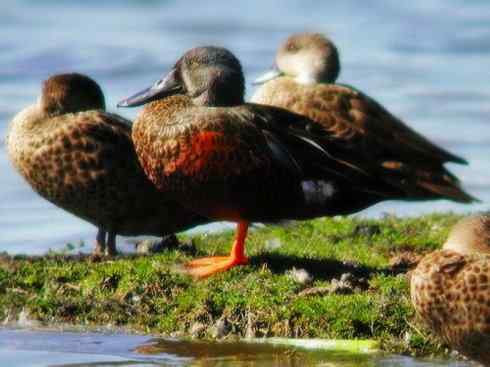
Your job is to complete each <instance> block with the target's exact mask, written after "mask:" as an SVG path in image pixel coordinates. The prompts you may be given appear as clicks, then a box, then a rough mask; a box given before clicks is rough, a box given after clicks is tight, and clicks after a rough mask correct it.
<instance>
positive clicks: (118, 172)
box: [6, 73, 207, 255]
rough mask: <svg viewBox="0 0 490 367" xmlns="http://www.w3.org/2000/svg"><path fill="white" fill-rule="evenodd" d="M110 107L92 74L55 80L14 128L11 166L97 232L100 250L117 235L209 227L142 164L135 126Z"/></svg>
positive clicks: (111, 246)
mask: <svg viewBox="0 0 490 367" xmlns="http://www.w3.org/2000/svg"><path fill="white" fill-rule="evenodd" d="M104 109H105V100H104V95H103V93H102V90H101V88H100V87H99V85H98V84H97V83H96V82H95V81H93V80H92V79H90V78H89V77H87V76H85V75H82V74H77V73H70V74H59V75H54V76H52V77H50V78H49V79H47V80H46V81H45V82H44V83H43V86H42V93H41V97H40V98H39V100H38V102H37V103H35V104H33V105H32V106H29V107H27V108H25V109H24V110H23V111H21V112H20V113H18V114H17V115H16V116H15V117H14V119H13V120H12V122H11V124H10V127H9V132H8V135H7V139H6V143H7V153H8V156H9V158H10V161H11V162H12V163H13V165H14V167H15V168H16V170H17V171H18V172H19V173H20V174H21V175H22V176H23V177H24V179H25V180H26V181H27V182H28V183H29V185H30V186H31V187H32V188H33V189H34V190H35V191H36V192H37V193H39V194H40V195H41V196H42V197H44V198H45V199H47V200H49V201H50V202H52V203H53V204H55V205H57V206H59V207H60V208H63V209H65V210H66V211H68V212H70V213H72V214H74V215H76V216H78V217H80V218H82V219H84V220H86V221H88V222H90V223H92V224H94V225H95V226H97V227H98V233H97V241H96V249H95V252H96V253H106V254H107V255H113V254H115V252H116V242H115V238H116V234H120V235H143V234H147V235H157V236H163V235H166V234H170V233H174V232H176V231H179V230H184V229H186V228H189V227H192V226H195V225H197V224H201V223H204V222H206V221H207V219H205V218H204V217H202V216H199V215H197V214H194V213H193V212H190V211H188V210H185V209H184V208H183V207H181V206H180V205H178V204H176V203H175V202H173V201H172V200H170V198H169V197H167V196H165V195H164V194H162V193H161V192H159V191H158V190H157V189H156V188H155V187H154V185H153V184H152V183H151V182H150V181H149V180H148V178H147V177H146V176H145V174H144V172H143V170H142V169H141V166H140V165H139V163H138V159H137V157H136V153H135V150H134V146H133V143H132V140H131V122H130V121H128V120H126V119H124V118H122V117H120V116H118V115H115V114H111V113H107V112H105V111H104Z"/></svg>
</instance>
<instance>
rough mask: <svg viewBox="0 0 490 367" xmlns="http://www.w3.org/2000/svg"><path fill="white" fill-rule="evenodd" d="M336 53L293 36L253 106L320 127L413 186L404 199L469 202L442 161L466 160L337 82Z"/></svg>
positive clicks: (316, 37)
mask: <svg viewBox="0 0 490 367" xmlns="http://www.w3.org/2000/svg"><path fill="white" fill-rule="evenodd" d="M339 73H340V60H339V52H338V50H337V48H336V46H335V45H334V43H333V42H332V41H331V40H330V39H328V38H327V37H325V36H323V35H322V34H319V33H297V34H293V35H291V36H290V37H289V38H288V39H287V40H286V41H285V42H284V43H283V44H282V45H281V46H280V47H279V49H278V51H277V54H276V57H275V67H274V68H273V70H271V71H270V72H268V73H266V74H265V75H263V76H262V77H260V78H259V79H257V80H256V82H255V83H256V84H260V87H259V88H258V89H257V91H256V92H255V94H254V96H253V97H252V101H253V102H255V103H261V104H266V105H271V106H277V107H282V108H286V109H288V110H290V111H293V112H296V113H299V114H302V115H304V116H307V117H309V118H311V119H312V120H315V121H316V122H318V123H319V124H321V125H322V127H323V129H325V130H326V131H327V132H328V133H329V134H331V135H333V136H335V137H336V138H337V139H340V140H342V141H343V142H344V144H348V145H355V146H356V147H357V149H358V150H359V151H362V152H363V153H364V155H365V156H366V157H367V158H368V159H371V160H373V161H376V162H377V163H378V164H380V165H383V166H384V167H385V168H386V173H385V174H386V175H387V176H393V177H395V176H404V177H405V179H406V180H407V185H410V186H411V190H410V192H409V194H408V195H407V196H406V197H405V198H404V200H432V199H449V200H453V201H457V202H462V203H470V202H472V201H475V199H474V198H473V197H472V196H471V195H469V194H467V193H466V192H464V191H463V190H462V189H461V187H460V184H459V181H458V179H457V178H456V177H455V176H454V175H453V174H451V173H450V172H449V171H448V170H447V169H446V168H445V167H444V164H445V163H446V162H453V163H460V164H466V161H465V160H464V159H463V158H461V157H458V156H456V155H454V154H452V153H450V152H448V151H446V150H445V149H443V148H441V147H439V146H437V145H436V144H434V143H432V142H431V141H430V140H429V139H427V138H425V137H424V136H422V135H420V134H419V133H417V132H416V131H414V130H412V129H411V128H409V127H408V126H407V125H405V124H404V123H403V122H402V121H401V120H400V119H398V118H397V117H395V116H394V115H392V114H391V113H390V112H388V111H387V110H386V109H385V108H384V107H383V106H381V105H380V104H379V103H377V102H376V101H375V100H373V99H372V98H370V97H369V96H367V95H365V94H364V93H362V92H360V91H359V90H357V89H355V88H353V87H351V86H348V85H343V84H337V83H336V80H337V77H338V76H339Z"/></svg>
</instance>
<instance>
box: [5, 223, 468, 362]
mask: <svg viewBox="0 0 490 367" xmlns="http://www.w3.org/2000/svg"><path fill="white" fill-rule="evenodd" d="M459 218H460V216H459V215H455V214H433V215H424V216H421V217H410V218H396V217H390V216H387V217H385V218H383V219H362V218H355V217H354V218H338V217H336V218H330V219H328V218H324V219H317V220H312V221H305V222H297V223H291V224H288V225H286V226H283V227H276V226H267V227H265V228H257V229H255V230H254V231H252V232H251V233H250V238H249V240H248V243H247V253H248V255H249V256H250V257H251V263H250V265H248V266H244V267H239V268H238V269H233V270H231V271H229V272H227V273H224V274H220V275H217V276H215V277H212V278H210V279H207V280H204V281H197V282H196V281H193V280H192V279H190V278H189V277H187V276H185V275H182V274H180V273H179V272H178V271H176V269H177V266H176V265H178V264H180V263H183V262H185V261H188V260H190V259H192V258H195V257H199V256H206V255H215V254H221V253H227V251H228V249H229V246H230V244H231V241H232V236H233V233H232V231H224V232H222V233H217V234H216V233H215V234H204V233H201V234H196V235H183V236H179V239H180V241H181V244H180V245H176V246H170V247H169V248H167V249H164V250H163V252H161V253H158V254H153V255H135V254H131V255H121V256H117V257H116V258H114V259H102V258H93V257H91V256H87V255H58V254H50V255H47V256H25V255H24V256H22V255H14V256H10V255H5V254H4V255H1V256H0V322H1V321H2V320H3V326H8V325H9V323H15V322H17V320H18V318H19V315H21V318H22V317H24V318H26V319H27V320H34V324H36V323H38V322H39V324H38V325H63V326H65V327H66V326H68V325H72V326H75V327H77V328H78V327H81V328H85V330H87V329H92V330H93V329H94V328H95V329H97V328H100V327H102V329H103V328H106V327H111V328H114V329H115V330H123V331H124V332H130V333H136V334H139V335H141V334H145V335H152V336H170V337H176V338H194V339H205V340H230V341H231V340H238V339H241V338H262V337H281V338H302V339H303V338H309V339H310V338H311V339H312V338H319V339H350V340H353V339H372V340H376V342H377V343H379V345H380V348H381V350H382V351H386V352H390V353H398V354H409V355H413V356H429V355H441V354H447V353H448V350H447V349H446V348H445V347H444V346H443V345H440V344H439V343H438V342H437V341H436V340H435V339H433V338H432V337H431V336H430V334H429V333H428V332H427V331H426V330H425V329H424V328H423V326H422V325H420V323H419V322H418V320H417V319H416V317H415V314H414V311H413V309H412V307H411V305H410V300H409V293H408V280H407V275H406V274H407V271H408V270H409V269H410V266H413V265H414V264H415V263H416V261H417V259H419V258H420V256H421V255H423V254H425V253H427V252H430V251H432V250H434V249H436V248H438V247H439V246H440V245H441V244H442V243H443V241H444V239H445V237H446V236H447V232H448V230H449V228H450V227H451V225H452V224H454V223H455V222H456V221H457V220H458V219H459ZM22 313H24V316H22Z"/></svg>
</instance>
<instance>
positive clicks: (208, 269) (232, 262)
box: [184, 256, 248, 279]
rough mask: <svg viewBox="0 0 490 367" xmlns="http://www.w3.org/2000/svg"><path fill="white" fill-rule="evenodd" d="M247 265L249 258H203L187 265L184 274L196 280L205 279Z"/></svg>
mask: <svg viewBox="0 0 490 367" xmlns="http://www.w3.org/2000/svg"><path fill="white" fill-rule="evenodd" d="M247 263H248V258H247V257H245V256H244V257H242V258H236V257H232V256H214V257H203V258H201V259H196V260H194V261H190V262H188V263H187V264H185V265H184V269H185V270H184V272H185V273H186V274H189V275H191V276H192V277H194V278H198V279H204V278H207V277H209V276H211V275H214V274H216V273H219V272H222V271H226V270H228V269H231V268H233V267H235V266H238V265H245V264H247Z"/></svg>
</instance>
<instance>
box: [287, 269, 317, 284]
mask: <svg viewBox="0 0 490 367" xmlns="http://www.w3.org/2000/svg"><path fill="white" fill-rule="evenodd" d="M288 275H289V277H291V279H293V280H294V281H295V282H297V283H299V284H306V283H310V282H311V281H312V280H313V277H312V276H311V275H310V273H308V271H306V269H296V268H292V269H291V270H289V271H288Z"/></svg>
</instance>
